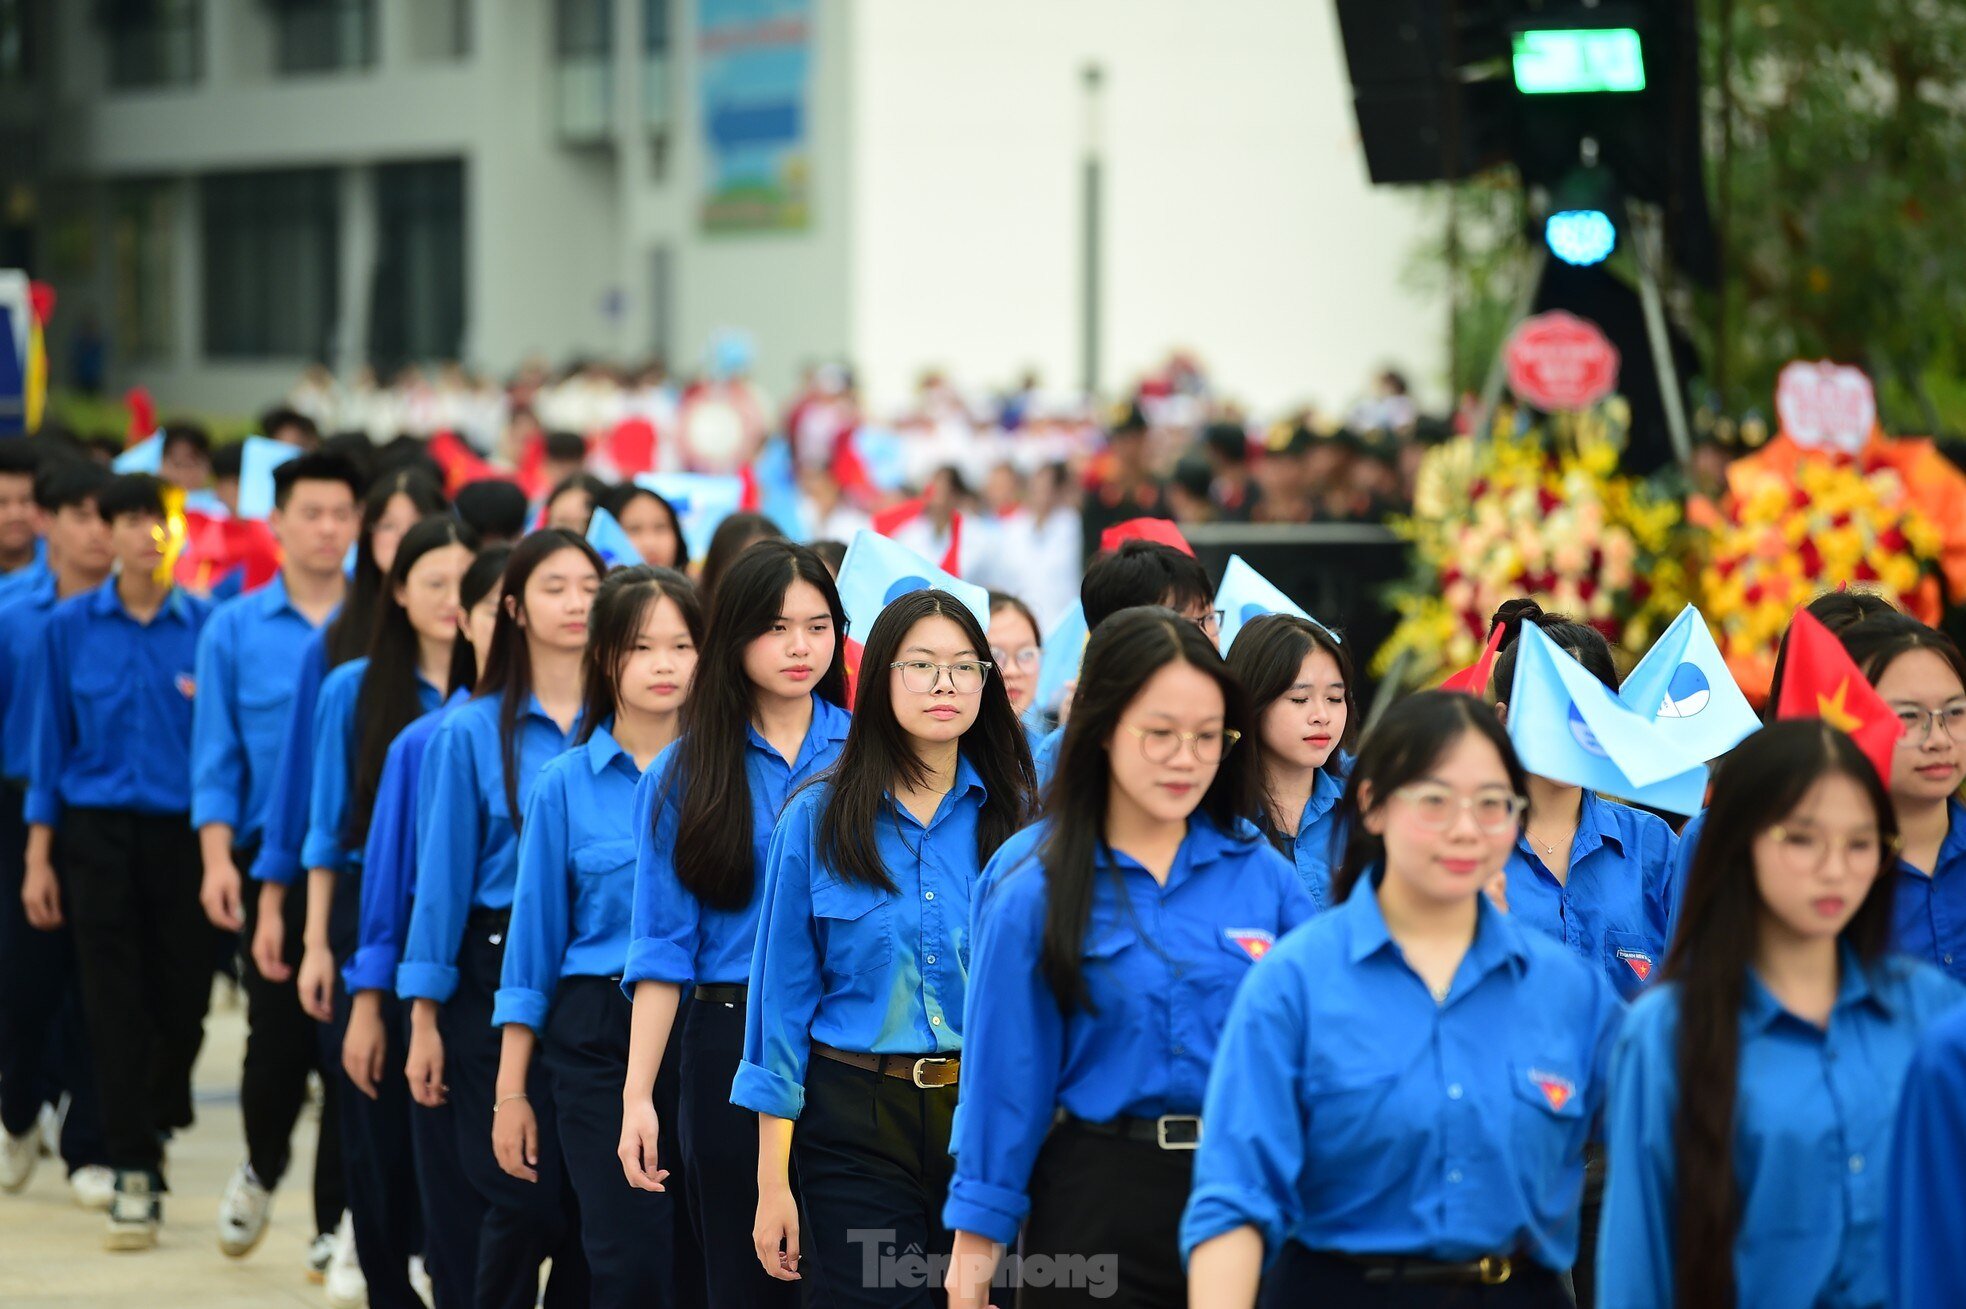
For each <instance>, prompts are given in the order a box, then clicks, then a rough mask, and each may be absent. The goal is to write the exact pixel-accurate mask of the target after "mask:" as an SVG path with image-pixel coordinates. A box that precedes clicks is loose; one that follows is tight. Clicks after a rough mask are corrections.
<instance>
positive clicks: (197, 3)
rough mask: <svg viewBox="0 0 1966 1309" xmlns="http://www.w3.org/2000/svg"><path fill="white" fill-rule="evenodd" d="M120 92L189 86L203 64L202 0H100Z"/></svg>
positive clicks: (100, 16) (113, 82)
mask: <svg viewBox="0 0 1966 1309" xmlns="http://www.w3.org/2000/svg"><path fill="white" fill-rule="evenodd" d="M96 13H97V16H98V21H99V22H100V24H101V26H102V34H103V40H104V43H105V46H106V52H107V54H108V56H109V59H108V66H109V84H110V85H111V86H113V87H116V88H118V89H119V90H139V89H145V88H151V87H160V86H187V85H189V84H191V83H193V82H196V81H197V80H198V78H199V77H200V76H201V74H202V72H203V67H204V42H205V33H204V6H203V4H202V3H201V0H102V3H101V5H100V7H99V8H98V9H97V10H96Z"/></svg>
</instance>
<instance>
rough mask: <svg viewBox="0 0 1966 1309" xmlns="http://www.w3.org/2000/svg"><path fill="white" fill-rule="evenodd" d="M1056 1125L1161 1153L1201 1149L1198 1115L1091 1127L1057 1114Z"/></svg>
mask: <svg viewBox="0 0 1966 1309" xmlns="http://www.w3.org/2000/svg"><path fill="white" fill-rule="evenodd" d="M1058 1121H1059V1123H1060V1124H1062V1125H1064V1126H1067V1127H1070V1128H1072V1129H1073V1130H1075V1131H1080V1132H1089V1133H1091V1134H1092V1135H1093V1136H1110V1137H1115V1138H1117V1139H1118V1140H1121V1141H1136V1142H1138V1143H1140V1144H1141V1145H1151V1146H1157V1147H1159V1148H1160V1149H1162V1150H1193V1149H1195V1148H1197V1147H1198V1146H1200V1145H1201V1115H1199V1114H1162V1115H1161V1116H1160V1117H1158V1118H1114V1119H1111V1120H1109V1121H1107V1122H1103V1123H1095V1122H1093V1121H1092V1120H1091V1119H1089V1118H1075V1117H1073V1116H1072V1115H1071V1114H1067V1113H1063V1112H1061V1113H1060V1114H1059V1116H1058Z"/></svg>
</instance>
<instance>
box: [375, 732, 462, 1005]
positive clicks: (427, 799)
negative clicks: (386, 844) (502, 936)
mask: <svg viewBox="0 0 1966 1309" xmlns="http://www.w3.org/2000/svg"><path fill="white" fill-rule="evenodd" d="M460 723H461V720H460V719H457V718H452V719H451V720H450V721H448V722H446V723H445V724H444V726H442V727H440V728H438V729H437V737H436V739H435V740H434V741H432V742H431V743H430V751H429V753H428V754H427V755H426V756H425V758H424V761H423V777H422V780H421V783H420V786H419V791H420V793H421V798H420V800H419V802H418V805H417V810H418V817H417V831H416V905H415V907H414V908H413V909H412V910H411V911H410V931H409V936H408V938H407V939H406V940H405V941H404V943H403V963H402V966H401V967H400V968H398V969H397V970H396V991H397V994H399V995H400V996H402V998H403V999H405V1000H435V1001H436V1002H437V1003H439V1004H445V1003H448V1002H449V1000H450V998H451V996H452V995H454V994H455V993H456V992H457V977H458V971H457V952H458V949H459V948H460V947H461V946H462V945H463V943H464V923H465V919H466V918H467V917H468V916H469V915H470V912H471V892H472V889H473V885H474V883H475V882H476V880H477V869H478V856H479V853H480V851H481V849H482V847H483V843H484V830H483V829H484V822H483V817H482V815H481V814H480V812H479V807H478V781H477V770H476V766H475V765H474V763H473V760H472V753H471V745H470V741H469V740H468V739H467V737H466V735H465V733H464V732H463V731H461V730H460Z"/></svg>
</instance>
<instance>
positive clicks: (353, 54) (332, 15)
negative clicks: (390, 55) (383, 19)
mask: <svg viewBox="0 0 1966 1309" xmlns="http://www.w3.org/2000/svg"><path fill="white" fill-rule="evenodd" d="M269 2H270V3H271V5H272V8H273V28H274V36H273V62H274V67H275V68H277V69H278V70H279V71H280V72H282V73H335V72H344V71H348V70H351V69H357V68H367V67H369V66H370V65H372V64H374V63H375V58H376V18H375V0H269Z"/></svg>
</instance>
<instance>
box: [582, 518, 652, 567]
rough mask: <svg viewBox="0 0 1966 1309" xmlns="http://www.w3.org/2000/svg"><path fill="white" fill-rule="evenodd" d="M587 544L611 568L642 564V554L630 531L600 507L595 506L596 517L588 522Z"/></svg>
mask: <svg viewBox="0 0 1966 1309" xmlns="http://www.w3.org/2000/svg"><path fill="white" fill-rule="evenodd" d="M587 544H589V545H591V546H593V547H594V551H595V553H596V554H598V555H600V556H601V561H602V562H603V563H605V564H606V565H607V566H608V567H609V568H633V567H634V566H635V565H636V564H639V563H641V562H642V552H641V551H640V550H637V549H636V548H635V542H634V541H633V540H632V539H631V538H630V537H629V535H628V530H627V529H626V528H624V527H623V526H622V525H621V524H620V522H618V521H617V520H616V519H615V516H614V515H613V514H611V513H609V512H608V511H607V510H605V509H603V508H601V507H600V506H599V505H595V506H594V516H593V517H592V518H589V519H588V520H587Z"/></svg>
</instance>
